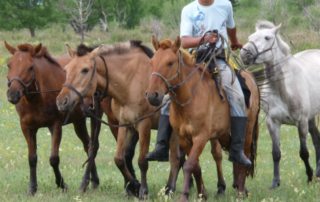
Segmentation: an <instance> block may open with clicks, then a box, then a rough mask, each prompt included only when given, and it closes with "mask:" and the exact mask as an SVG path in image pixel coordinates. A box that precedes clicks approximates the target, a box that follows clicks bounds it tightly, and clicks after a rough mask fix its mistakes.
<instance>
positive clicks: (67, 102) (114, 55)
mask: <svg viewBox="0 0 320 202" xmlns="http://www.w3.org/2000/svg"><path fill="white" fill-rule="evenodd" d="M84 49H85V47H82V48H81V47H80V48H78V51H77V53H76V52H74V51H72V50H71V49H70V50H69V53H70V55H71V56H72V60H71V61H70V63H68V64H67V65H66V67H65V69H66V72H67V79H66V82H65V85H64V87H63V88H62V90H61V92H60V94H59V96H58V97H57V105H58V106H59V108H60V109H72V108H73V106H74V105H75V104H76V103H78V102H80V100H81V97H92V96H93V95H94V93H95V92H97V91H99V92H101V94H102V95H104V94H108V95H110V96H111V97H112V98H113V99H112V111H113V113H114V115H115V116H116V118H117V120H118V121H119V124H120V125H125V126H126V127H120V128H119V129H118V137H117V149H116V154H115V158H114V160H115V163H116V165H117V166H118V168H119V169H120V171H121V173H122V174H123V176H124V178H125V183H126V185H127V188H129V189H130V191H131V192H133V193H134V194H135V195H139V196H140V198H143V197H145V195H146V194H147V192H148V189H147V175H146V174H147V169H148V162H147V161H146V159H145V155H146V154H147V152H148V148H149V141H150V130H151V128H156V126H157V121H158V117H159V113H158V112H155V108H154V107H152V106H150V105H149V104H148V103H147V101H146V100H145V98H144V90H145V87H146V86H147V82H148V79H147V78H148V75H149V72H150V58H149V57H150V56H151V55H152V54H153V53H152V51H151V50H149V49H147V48H146V47H145V46H142V45H140V43H137V42H131V43H130V42H128V43H119V44H116V45H114V46H103V47H102V48H97V49H95V50H93V51H92V52H88V51H83V50H84ZM91 50H92V49H91ZM99 55H100V56H99ZM148 55H149V56H148ZM153 112H155V113H153ZM148 113H150V116H147V117H145V119H143V120H140V121H137V119H138V118H140V117H142V116H145V115H146V114H148ZM135 133H138V135H139V142H140V155H139V159H138V164H139V167H140V170H141V186H140V183H139V182H138V181H137V180H136V179H135V176H134V175H133V173H132V172H130V170H129V169H128V165H127V163H125V160H124V157H125V149H126V147H127V143H126V142H127V139H128V134H135Z"/></svg>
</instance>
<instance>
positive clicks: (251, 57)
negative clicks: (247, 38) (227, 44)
mask: <svg viewBox="0 0 320 202" xmlns="http://www.w3.org/2000/svg"><path fill="white" fill-rule="evenodd" d="M240 57H241V60H242V61H243V63H244V64H245V65H252V64H253V63H254V61H255V58H256V56H255V54H253V51H252V50H251V48H250V47H249V46H244V47H243V48H242V49H241V50H240Z"/></svg>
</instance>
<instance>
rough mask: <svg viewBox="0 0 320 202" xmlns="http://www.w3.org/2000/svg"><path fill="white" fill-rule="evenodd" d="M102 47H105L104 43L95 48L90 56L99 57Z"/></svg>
mask: <svg viewBox="0 0 320 202" xmlns="http://www.w3.org/2000/svg"><path fill="white" fill-rule="evenodd" d="M102 49H103V45H100V46H99V47H97V48H95V49H94V50H93V51H91V52H90V58H95V57H97V56H98V55H99V54H100V53H101V50H102Z"/></svg>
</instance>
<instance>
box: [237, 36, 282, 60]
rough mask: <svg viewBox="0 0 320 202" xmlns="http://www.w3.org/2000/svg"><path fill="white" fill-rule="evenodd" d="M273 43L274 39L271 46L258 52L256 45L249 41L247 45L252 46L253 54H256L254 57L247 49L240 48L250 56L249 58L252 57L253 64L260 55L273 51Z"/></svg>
mask: <svg viewBox="0 0 320 202" xmlns="http://www.w3.org/2000/svg"><path fill="white" fill-rule="evenodd" d="M275 41H276V37H275V38H274V39H273V42H272V44H271V46H270V47H269V48H267V49H265V50H263V51H261V52H259V50H258V47H257V45H256V44H255V43H254V42H253V41H249V42H248V43H250V44H252V46H253V47H254V50H255V52H256V53H257V54H256V55H255V56H254V55H253V54H252V52H251V51H250V50H248V49H245V48H242V50H244V51H245V52H246V53H248V54H250V56H254V57H253V63H255V62H256V60H257V58H258V57H259V56H260V55H262V54H264V53H266V52H268V51H270V50H272V49H273V45H274V43H275Z"/></svg>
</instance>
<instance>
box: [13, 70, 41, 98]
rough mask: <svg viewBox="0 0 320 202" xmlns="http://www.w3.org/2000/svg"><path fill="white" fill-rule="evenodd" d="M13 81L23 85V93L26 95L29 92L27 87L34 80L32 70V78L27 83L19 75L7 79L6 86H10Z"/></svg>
mask: <svg viewBox="0 0 320 202" xmlns="http://www.w3.org/2000/svg"><path fill="white" fill-rule="evenodd" d="M14 81H17V82H18V83H19V84H20V85H21V86H22V87H23V92H24V94H26V95H28V94H29V90H28V88H29V87H30V86H31V85H32V84H33V83H34V82H35V81H36V76H35V73H34V70H33V71H32V78H31V80H30V81H29V82H28V83H25V82H24V81H23V80H22V79H21V78H20V77H13V78H12V79H10V80H9V81H8V87H10V86H11V84H12V83H13V82H14Z"/></svg>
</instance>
